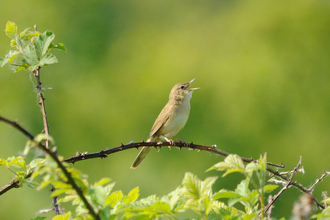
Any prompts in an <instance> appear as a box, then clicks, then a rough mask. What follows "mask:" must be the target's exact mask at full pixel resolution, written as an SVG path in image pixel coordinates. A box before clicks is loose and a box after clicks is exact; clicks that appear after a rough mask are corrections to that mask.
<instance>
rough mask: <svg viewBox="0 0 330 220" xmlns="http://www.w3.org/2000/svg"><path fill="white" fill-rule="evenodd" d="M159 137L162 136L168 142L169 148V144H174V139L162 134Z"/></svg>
mask: <svg viewBox="0 0 330 220" xmlns="http://www.w3.org/2000/svg"><path fill="white" fill-rule="evenodd" d="M161 138H163V139H164V140H166V141H167V142H168V143H169V144H170V146H168V147H169V148H170V149H171V146H173V145H174V141H173V140H172V139H168V138H167V137H165V136H163V135H162V136H161Z"/></svg>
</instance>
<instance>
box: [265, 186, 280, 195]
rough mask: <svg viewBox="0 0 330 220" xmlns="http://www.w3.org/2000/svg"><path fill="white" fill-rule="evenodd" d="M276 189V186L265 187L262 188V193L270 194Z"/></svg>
mask: <svg viewBox="0 0 330 220" xmlns="http://www.w3.org/2000/svg"><path fill="white" fill-rule="evenodd" d="M277 187H278V185H266V186H265V187H264V192H265V193H270V192H272V191H273V190H274V189H276V188H277Z"/></svg>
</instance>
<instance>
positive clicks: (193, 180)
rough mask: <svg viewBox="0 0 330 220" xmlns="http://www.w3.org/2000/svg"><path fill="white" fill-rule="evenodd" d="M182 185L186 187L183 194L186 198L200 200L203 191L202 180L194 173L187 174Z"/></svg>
mask: <svg viewBox="0 0 330 220" xmlns="http://www.w3.org/2000/svg"><path fill="white" fill-rule="evenodd" d="M182 185H183V186H184V188H183V190H182V193H183V194H184V195H185V197H188V198H193V199H198V198H199V191H200V189H201V180H200V179H198V177H197V176H195V175H194V174H192V173H189V172H187V173H186V174H185V176H184V178H183V181H182Z"/></svg>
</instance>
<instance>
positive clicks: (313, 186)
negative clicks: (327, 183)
mask: <svg viewBox="0 0 330 220" xmlns="http://www.w3.org/2000/svg"><path fill="white" fill-rule="evenodd" d="M323 172H324V173H323V175H322V176H321V177H320V178H318V179H317V180H316V181H315V183H314V184H313V185H312V186H311V187H310V188H309V189H308V192H313V190H314V188H315V186H316V184H318V183H319V182H321V180H323V179H324V177H326V176H329V175H330V172H328V171H323Z"/></svg>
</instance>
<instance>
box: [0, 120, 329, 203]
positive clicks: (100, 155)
mask: <svg viewBox="0 0 330 220" xmlns="http://www.w3.org/2000/svg"><path fill="white" fill-rule="evenodd" d="M2 118H3V117H1V116H0V121H1V119H2ZM3 121H5V122H7V123H9V124H11V125H14V124H15V125H16V126H14V127H15V128H17V129H18V130H20V131H21V132H23V131H26V130H25V129H24V128H22V127H20V125H18V124H17V123H16V122H13V121H10V120H8V119H6V120H3ZM17 126H18V127H17ZM27 133H28V132H27ZM23 134H25V135H26V132H23ZM28 137H29V136H28ZM30 139H31V138H30ZM169 145H170V143H168V142H144V141H142V142H138V143H133V142H131V143H129V144H126V145H124V144H121V146H118V147H115V148H111V149H108V148H107V150H101V151H100V152H96V153H90V154H87V153H83V154H82V153H79V154H78V155H77V156H74V157H70V158H67V159H64V160H63V161H62V162H67V163H75V162H78V161H81V160H87V159H92V158H106V157H107V155H109V154H113V153H116V152H120V151H123V150H128V149H131V148H137V149H138V148H139V147H143V146H146V147H159V148H161V147H164V146H169ZM174 146H176V147H178V148H179V149H180V150H181V149H182V148H183V147H186V148H187V149H188V148H191V149H193V150H195V149H197V150H198V151H201V150H203V151H208V152H210V153H211V154H212V153H214V154H218V155H221V156H224V157H227V156H228V155H230V153H227V152H225V151H222V150H218V149H216V147H217V146H216V145H212V146H205V145H196V144H193V143H190V144H189V143H188V144H187V143H182V142H174ZM171 147H172V146H171ZM240 158H241V159H242V160H243V161H244V162H246V163H251V162H257V160H253V158H245V157H240ZM267 164H268V165H274V164H272V163H267ZM276 167H284V164H282V163H281V165H276ZM267 171H268V172H269V173H271V174H273V175H274V176H277V177H279V178H280V179H282V180H285V181H286V182H287V181H289V178H288V177H286V176H285V175H282V174H281V173H279V172H278V171H277V170H273V169H272V168H270V167H267ZM329 173H330V172H327V174H329ZM326 176H327V175H326ZM326 176H323V177H322V179H323V178H324V177H326ZM319 181H321V180H319ZM319 181H318V182H319ZM291 185H293V186H294V187H296V188H298V189H300V190H301V191H303V192H304V193H310V191H309V189H307V188H305V187H303V186H302V185H300V184H299V183H297V182H291ZM314 187H315V186H314ZM311 195H312V194H311ZM312 196H313V195H312ZM313 199H314V202H315V204H316V205H317V206H318V207H319V208H321V209H324V206H323V205H322V204H320V203H319V202H318V200H317V199H316V198H315V197H314V196H313Z"/></svg>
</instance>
